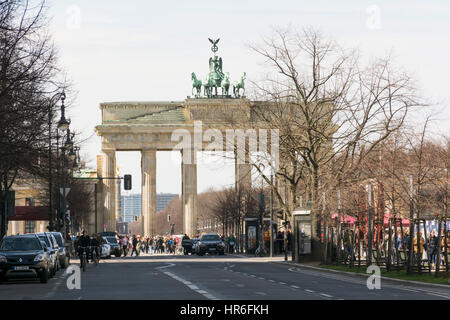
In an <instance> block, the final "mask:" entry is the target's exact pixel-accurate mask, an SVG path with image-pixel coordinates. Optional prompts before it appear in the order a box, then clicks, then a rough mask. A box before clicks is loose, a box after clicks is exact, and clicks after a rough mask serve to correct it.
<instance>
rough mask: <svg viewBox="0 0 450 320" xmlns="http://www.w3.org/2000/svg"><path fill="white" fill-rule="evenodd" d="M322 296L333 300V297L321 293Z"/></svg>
mask: <svg viewBox="0 0 450 320" xmlns="http://www.w3.org/2000/svg"><path fill="white" fill-rule="evenodd" d="M319 294H320V295H321V296H324V297H327V298H333V296H330V295H329V294H326V293H319Z"/></svg>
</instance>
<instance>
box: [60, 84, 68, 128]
mask: <svg viewBox="0 0 450 320" xmlns="http://www.w3.org/2000/svg"><path fill="white" fill-rule="evenodd" d="M64 100H66V93H65V92H64V91H63V92H62V94H61V102H62V103H61V118H60V119H59V121H58V129H59V130H61V131H63V132H64V131H66V130H67V129H69V124H70V120H69V121H67V120H66V117H65V115H64V111H65V106H64Z"/></svg>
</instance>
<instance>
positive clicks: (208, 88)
mask: <svg viewBox="0 0 450 320" xmlns="http://www.w3.org/2000/svg"><path fill="white" fill-rule="evenodd" d="M212 87H213V82H212V80H211V78H210V77H209V76H207V77H206V79H205V81H204V82H203V94H204V95H205V96H207V97H208V98H211V95H212Z"/></svg>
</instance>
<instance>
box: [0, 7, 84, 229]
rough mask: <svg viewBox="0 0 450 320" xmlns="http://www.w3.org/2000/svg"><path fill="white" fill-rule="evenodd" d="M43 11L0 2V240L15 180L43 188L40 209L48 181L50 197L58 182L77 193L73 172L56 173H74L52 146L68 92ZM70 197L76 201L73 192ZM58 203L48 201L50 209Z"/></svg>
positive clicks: (45, 203) (5, 226) (44, 198)
mask: <svg viewBox="0 0 450 320" xmlns="http://www.w3.org/2000/svg"><path fill="white" fill-rule="evenodd" d="M46 9H47V8H46V3H45V0H36V1H19V0H9V1H0V203H1V204H2V210H0V213H1V218H2V219H1V224H0V226H1V235H0V237H2V236H3V235H4V234H5V233H6V229H7V215H6V198H7V194H8V191H10V190H12V188H13V185H14V183H15V182H16V179H17V178H20V179H21V181H23V182H24V183H26V184H31V183H34V185H35V186H36V187H39V186H40V185H41V186H42V188H41V190H42V189H43V190H45V192H44V193H42V199H40V200H41V203H42V204H44V205H48V204H49V188H50V186H49V184H46V181H49V178H50V177H51V178H52V181H54V182H55V183H54V184H53V185H52V186H51V187H52V189H53V190H52V194H53V195H58V194H59V190H58V186H61V184H58V182H59V181H66V182H65V186H66V187H72V188H73V189H74V191H75V189H77V188H78V189H80V186H79V185H78V187H77V184H76V183H74V182H73V181H72V180H71V178H70V177H71V174H70V173H71V170H66V171H64V172H63V170H59V171H58V173H57V172H56V170H54V169H56V167H57V166H60V169H62V167H63V164H65V167H66V168H69V169H72V168H73V159H69V158H68V152H69V150H67V152H66V153H65V156H61V155H60V154H59V153H60V149H58V147H61V146H62V144H63V142H64V141H62V139H60V140H59V141H57V140H56V138H57V132H56V131H57V122H58V118H57V114H58V112H57V111H58V110H59V101H60V98H61V97H62V95H61V94H60V93H61V92H62V91H65V92H66V93H70V88H69V87H70V86H69V84H68V83H67V82H66V81H65V80H64V81H63V80H62V70H61V68H60V67H59V65H58V61H57V54H56V48H55V46H54V43H53V41H52V39H51V36H50V35H49V32H48V19H47V12H46ZM68 135H69V136H70V137H71V138H72V135H71V134H69V133H68ZM57 142H59V145H57ZM76 158H77V157H75V159H76ZM55 159H59V161H61V162H60V163H58V162H56V161H55ZM79 162H80V161H79V159H78V163H79ZM44 186H45V187H44ZM79 195H80V194H78V196H79ZM71 197H77V195H75V192H72V195H71ZM58 200H59V199H58V197H56V196H55V197H54V198H53V199H52V202H53V207H54V208H57V207H58V205H59V204H58V203H57V202H56V201H58ZM74 203H80V204H82V203H86V202H83V201H79V202H77V201H75V202H74ZM84 209H85V208H83V210H84Z"/></svg>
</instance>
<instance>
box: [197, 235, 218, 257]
mask: <svg viewBox="0 0 450 320" xmlns="http://www.w3.org/2000/svg"><path fill="white" fill-rule="evenodd" d="M195 251H196V253H197V254H198V255H199V256H202V255H204V254H205V253H209V254H212V253H215V254H217V253H218V254H220V255H224V254H225V244H224V243H223V241H222V240H221V239H220V236H219V235H218V234H217V233H206V234H204V235H202V236H201V237H200V240H199V241H198V242H197V244H196V245H195Z"/></svg>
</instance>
